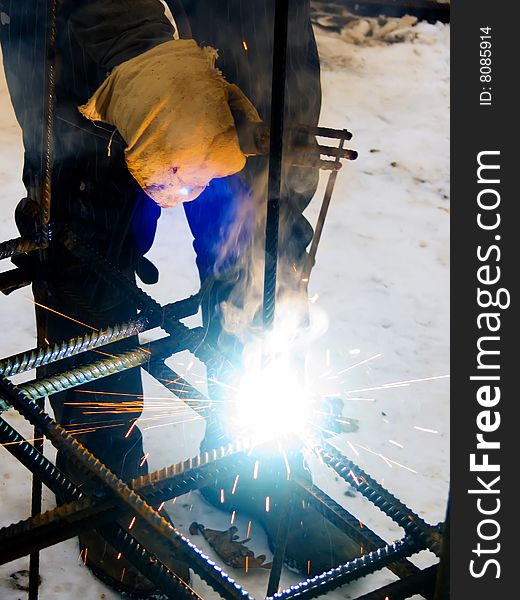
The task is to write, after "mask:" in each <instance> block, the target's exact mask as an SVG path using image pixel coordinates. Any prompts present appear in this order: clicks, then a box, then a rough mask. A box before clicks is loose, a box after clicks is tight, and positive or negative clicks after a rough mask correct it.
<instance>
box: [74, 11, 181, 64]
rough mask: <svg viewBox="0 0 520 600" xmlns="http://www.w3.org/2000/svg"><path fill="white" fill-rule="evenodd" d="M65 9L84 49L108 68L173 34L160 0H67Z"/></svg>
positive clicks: (95, 60) (160, 42)
mask: <svg viewBox="0 0 520 600" xmlns="http://www.w3.org/2000/svg"><path fill="white" fill-rule="evenodd" d="M62 10H63V11H64V13H65V17H66V19H67V21H68V23H69V26H70V27H71V30H72V33H73V35H75V37H76V38H77V40H78V42H79V43H80V45H81V46H82V47H83V49H84V50H85V52H86V53H87V54H88V55H89V57H90V58H91V59H92V60H93V61H94V62H95V63H96V64H97V65H99V66H100V67H102V68H104V69H106V70H111V69H112V68H114V67H115V66H117V65H119V64H121V63H123V62H124V61H126V60H129V59H130V58H134V57H135V56H138V55H139V54H142V53H143V52H146V50H150V49H151V48H154V47H155V46H158V45H159V44H162V43H164V42H167V41H169V40H171V39H172V37H173V34H174V28H173V25H172V24H171V23H170V21H169V20H168V18H167V17H166V15H165V13H164V7H163V5H162V3H161V2H160V1H159V0H64V1H63V6H62Z"/></svg>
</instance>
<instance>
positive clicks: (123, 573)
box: [120, 567, 126, 582]
mask: <svg viewBox="0 0 520 600" xmlns="http://www.w3.org/2000/svg"><path fill="white" fill-rule="evenodd" d="M125 571H126V569H125V567H123V571H122V573H121V580H120V581H121V582H123V579H124V578H125Z"/></svg>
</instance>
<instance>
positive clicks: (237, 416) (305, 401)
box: [230, 356, 311, 443]
mask: <svg viewBox="0 0 520 600" xmlns="http://www.w3.org/2000/svg"><path fill="white" fill-rule="evenodd" d="M310 412H311V394H310V393H309V392H308V390H307V389H306V387H305V383H304V381H303V375H302V374H301V373H299V371H298V369H297V368H296V366H295V365H294V364H293V363H292V362H291V360H290V359H289V358H288V357H284V356H278V357H276V358H273V359H272V360H271V361H270V362H269V363H268V364H266V365H265V366H263V367H258V368H256V369H248V370H247V372H246V374H245V375H244V376H243V377H242V380H241V381H240V384H239V387H238V393H237V396H236V401H235V403H234V407H233V412H232V417H231V419H230V421H231V425H232V428H233V430H234V431H235V433H239V434H241V435H243V436H246V437H249V438H252V439H253V440H255V442H258V443H262V442H267V441H272V440H275V439H281V438H289V437H291V438H292V437H295V436H298V437H303V436H304V435H305V430H306V429H307V428H308V425H309V418H310Z"/></svg>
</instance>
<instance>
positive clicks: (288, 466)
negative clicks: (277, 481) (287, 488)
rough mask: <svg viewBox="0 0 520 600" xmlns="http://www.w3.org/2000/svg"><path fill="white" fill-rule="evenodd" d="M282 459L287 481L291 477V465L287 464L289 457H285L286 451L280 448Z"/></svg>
mask: <svg viewBox="0 0 520 600" xmlns="http://www.w3.org/2000/svg"><path fill="white" fill-rule="evenodd" d="M282 456H283V460H284V462H285V471H286V473H287V481H289V480H290V479H291V466H290V465H289V459H288V458H287V453H286V452H285V450H282Z"/></svg>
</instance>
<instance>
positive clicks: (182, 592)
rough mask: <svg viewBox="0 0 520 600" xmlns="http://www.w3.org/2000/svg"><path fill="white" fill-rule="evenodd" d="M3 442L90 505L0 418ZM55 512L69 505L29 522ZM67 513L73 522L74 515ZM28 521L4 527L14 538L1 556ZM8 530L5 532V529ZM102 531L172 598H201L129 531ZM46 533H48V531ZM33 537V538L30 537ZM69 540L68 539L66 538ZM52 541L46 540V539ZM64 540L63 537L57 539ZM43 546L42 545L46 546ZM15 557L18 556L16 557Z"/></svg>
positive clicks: (56, 487) (54, 486)
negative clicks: (72, 516)
mask: <svg viewBox="0 0 520 600" xmlns="http://www.w3.org/2000/svg"><path fill="white" fill-rule="evenodd" d="M0 441H1V443H2V445H4V446H5V447H6V449H7V450H8V451H9V452H10V453H11V454H13V456H15V457H16V458H18V460H20V462H21V463H22V464H23V465H24V466H26V467H27V468H28V469H30V470H31V471H32V472H33V473H37V474H38V477H40V478H41V480H42V481H43V483H45V485H47V486H48V487H49V489H50V490H51V491H52V492H54V493H55V494H56V495H57V496H58V497H60V498H61V499H62V500H64V501H65V500H68V501H71V500H77V501H80V502H84V503H85V504H88V503H89V501H88V500H87V499H86V498H85V496H84V494H83V492H82V491H81V490H80V489H79V488H78V487H77V486H76V485H75V484H74V483H72V482H71V481H70V479H68V477H66V476H65V475H64V474H63V473H62V472H61V471H59V470H58V469H57V468H56V467H55V466H54V465H53V464H52V463H51V462H50V461H49V460H48V459H47V458H46V457H45V456H43V454H41V453H40V452H38V451H37V450H36V449H35V448H34V447H33V446H32V445H31V444H30V443H29V442H28V441H27V440H25V439H24V438H23V437H22V436H21V435H20V434H19V433H18V432H17V431H16V430H15V429H14V428H13V427H12V426H11V425H9V423H7V422H6V421H4V420H3V419H2V418H0ZM56 511H61V512H64V513H67V512H68V511H70V505H69V506H63V507H59V508H57V509H55V510H54V511H50V512H49V513H47V514H45V513H44V514H43V515H39V516H37V517H32V518H31V519H29V520H27V521H32V520H34V519H40V520H41V521H43V522H44V523H50V521H51V519H50V514H51V513H54V516H55V514H56ZM67 516H68V521H69V522H70V519H71V516H70V515H67ZM27 521H22V522H21V523H17V524H15V525H11V526H10V527H9V528H4V529H3V530H2V531H3V534H4V536H5V535H7V538H9V535H11V539H10V540H9V539H7V541H6V543H3V544H2V545H1V546H0V548H1V549H2V550H1V551H0V555H1V556H3V555H4V553H6V554H7V553H8V552H12V551H13V550H14V549H15V547H14V546H13V539H12V537H13V536H14V535H16V534H18V535H20V534H23V533H24V532H25V530H26V529H27ZM6 529H7V530H8V531H5V530H6ZM99 533H100V534H101V535H102V536H103V537H104V538H105V539H106V540H107V541H108V542H109V543H110V544H112V546H114V548H116V550H118V551H119V552H121V553H124V555H125V558H127V559H128V561H129V562H130V563H131V564H132V565H133V566H134V567H135V568H136V569H137V570H139V571H141V572H142V573H143V575H145V576H146V577H148V578H149V579H150V581H152V582H153V583H155V584H156V585H158V586H159V588H160V589H161V590H162V591H163V592H165V593H166V594H169V595H170V597H172V598H183V599H184V600H200V598H199V596H198V595H197V594H195V593H194V592H193V591H192V590H191V589H190V588H189V586H187V584H186V583H185V582H184V581H182V579H180V578H179V577H178V576H177V575H176V574H175V573H173V572H172V571H171V570H170V569H168V568H167V567H166V566H165V565H163V564H162V563H160V562H158V561H157V560H156V558H155V557H154V556H152V555H151V554H150V553H149V552H148V550H147V549H146V548H145V547H144V546H142V545H141V544H139V542H137V541H136V540H135V539H134V538H133V537H132V536H131V535H130V534H128V533H127V532H126V531H124V530H123V529H122V528H121V527H119V526H117V525H109V526H104V527H100V528H99ZM46 534H47V536H48V535H49V532H48V531H47V532H46ZM31 539H33V538H31ZM65 539H66V538H65ZM49 541H51V540H49V539H48V537H47V539H46V542H49ZM57 541H61V540H59V539H58V540H57ZM46 545H47V543H46V544H45V545H42V546H41V547H45V546H46ZM14 558H16V556H14ZM7 559H9V560H12V559H13V557H12V555H7Z"/></svg>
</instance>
